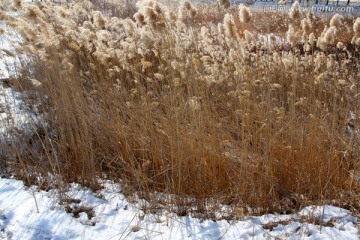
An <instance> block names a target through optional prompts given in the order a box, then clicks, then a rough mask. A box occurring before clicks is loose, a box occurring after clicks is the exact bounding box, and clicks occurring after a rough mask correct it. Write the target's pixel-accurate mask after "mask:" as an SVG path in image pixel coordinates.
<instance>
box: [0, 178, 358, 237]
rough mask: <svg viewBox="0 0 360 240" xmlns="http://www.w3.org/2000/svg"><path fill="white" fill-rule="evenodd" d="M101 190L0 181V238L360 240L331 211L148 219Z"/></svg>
mask: <svg viewBox="0 0 360 240" xmlns="http://www.w3.org/2000/svg"><path fill="white" fill-rule="evenodd" d="M103 186H104V188H103V189H102V190H100V191H98V192H95V193H94V192H92V191H90V190H88V189H85V188H81V187H80V186H79V185H77V184H72V185H70V186H69V187H68V188H67V190H65V194H60V193H59V192H58V191H57V190H50V191H48V192H45V191H38V190H37V187H35V186H32V187H25V186H24V184H23V183H22V182H21V181H18V180H15V179H5V178H0V239H32V240H35V239H36V240H45V239H48V240H50V239H52V240H61V239H63V240H65V239H79V240H80V239H89V240H90V239H98V240H101V239H104V240H107V239H346V240H350V239H359V235H358V234H359V230H358V228H357V225H356V223H357V219H356V218H355V217H353V216H352V215H351V213H350V212H349V211H347V210H344V209H341V208H337V207H333V206H318V207H314V206H309V207H306V208H304V209H303V210H302V211H300V212H299V213H298V214H293V215H263V216H259V217H244V218H243V219H242V220H238V221H226V220H221V221H211V220H200V219H196V218H191V217H178V216H176V215H174V214H171V213H168V212H162V213H161V214H160V213H159V214H146V213H144V212H143V211H142V210H141V207H140V204H139V203H130V202H129V201H128V200H127V199H126V197H125V196H124V195H123V194H122V193H121V187H120V185H117V184H113V183H110V182H104V183H103Z"/></svg>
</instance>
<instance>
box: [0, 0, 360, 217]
mask: <svg viewBox="0 0 360 240" xmlns="http://www.w3.org/2000/svg"><path fill="white" fill-rule="evenodd" d="M2 9H3V10H2V12H1V13H0V20H2V21H5V22H6V23H7V24H8V25H9V26H11V27H12V28H14V30H16V31H17V32H18V33H19V34H21V36H22V39H23V42H22V43H21V44H19V45H18V46H17V51H18V54H26V56H27V58H28V59H30V63H29V64H27V65H24V66H23V72H22V75H21V77H20V78H19V79H18V81H17V82H18V84H19V85H20V86H22V87H23V88H24V90H25V91H26V92H27V93H28V94H32V96H33V99H35V100H34V101H35V102H38V103H41V104H42V107H41V111H42V112H44V114H43V117H42V119H43V122H44V124H43V125H42V127H41V128H39V129H41V132H40V133H41V134H40V133H35V134H34V136H33V137H34V140H33V141H32V144H34V142H35V143H36V144H38V145H39V146H40V150H39V148H36V150H34V151H32V152H31V154H29V153H28V154H19V155H18V156H15V157H12V158H11V159H9V160H8V162H9V166H10V168H11V166H14V167H12V170H13V171H15V172H19V169H21V170H22V172H26V173H29V172H32V171H34V172H36V171H40V169H41V170H42V172H43V174H46V172H47V171H50V172H51V173H52V174H53V176H57V177H58V178H59V181H60V179H61V181H62V180H65V181H77V182H81V183H83V184H84V185H87V186H92V187H98V184H97V179H98V178H110V179H114V180H117V181H121V182H122V183H123V185H124V186H125V189H126V190H127V191H128V193H137V194H139V195H140V196H142V197H145V198H147V199H149V200H151V202H153V203H154V206H156V205H158V204H166V206H176V207H175V209H176V210H177V211H178V213H179V214H188V213H190V212H192V211H197V212H202V213H210V212H211V211H212V208H211V206H217V205H218V204H229V205H231V206H234V207H235V208H234V209H239V208H245V207H248V208H246V209H248V210H249V209H253V210H254V209H255V210H258V211H265V212H268V211H293V210H295V209H297V208H299V207H301V206H303V205H305V204H310V203H324V202H328V201H332V203H333V204H339V205H342V206H344V205H345V204H347V205H348V206H350V207H354V208H357V209H358V206H359V203H358V202H357V200H356V197H358V194H359V188H358V187H359V186H358V180H357V179H356V177H354V176H355V175H356V173H357V172H358V170H359V159H360V139H359V138H360V137H359V123H360V122H359V117H360V116H359V115H360V114H359V102H360V101H359V100H360V99H359V97H360V94H359V93H360V91H359V51H358V50H359V41H360V40H359V39H360V35H359V34H360V33H359V24H360V22H359V18H357V19H355V18H350V17H348V18H346V19H341V18H340V19H339V20H338V21H339V22H340V23H339V24H337V22H336V21H337V20H336V19H334V20H331V21H332V23H330V27H325V28H324V29H322V30H319V28H315V27H314V26H323V25H321V24H320V23H319V21H321V19H320V18H319V17H316V18H312V17H311V16H308V18H307V19H308V20H307V22H305V23H301V20H302V18H303V17H304V16H302V15H297V14H292V15H293V16H292V18H289V20H287V21H283V19H284V18H285V16H284V15H281V17H279V21H281V22H284V24H285V25H286V26H285V25H284V26H283V27H286V35H284V34H283V35H280V34H279V35H275V34H271V35H267V34H261V31H258V30H256V27H257V25H258V24H259V23H258V22H257V20H256V19H254V16H250V15H249V16H247V17H246V16H245V17H244V16H242V19H243V21H240V20H239V18H238V17H239V14H238V12H235V13H233V12H231V11H229V10H222V11H227V12H224V14H223V16H224V17H223V19H222V20H221V22H217V23H216V24H215V23H213V22H211V21H209V22H201V24H198V22H199V21H198V20H196V19H197V13H198V12H197V10H196V6H194V5H192V4H191V3H190V2H187V1H185V2H183V3H182V4H180V5H179V6H178V7H177V8H172V9H168V8H167V7H165V6H164V5H162V4H160V3H157V2H154V1H144V2H140V3H138V11H137V13H136V14H135V15H134V20H132V19H129V18H127V19H120V18H117V17H112V18H110V19H109V18H107V17H106V16H104V15H103V14H102V13H101V12H100V11H98V10H97V9H96V8H95V7H94V5H92V4H91V3H90V2H88V1H81V2H79V3H76V4H73V5H71V6H69V7H68V8H65V7H60V6H56V5H52V4H50V3H48V4H41V3H38V4H37V5H34V4H28V3H24V2H22V1H20V0H17V1H14V3H13V5H12V6H10V7H9V6H2ZM11 10H12V11H15V12H17V14H19V16H18V17H14V16H13V15H11V14H8V11H11ZM248 11H249V10H248V9H246V8H245V9H242V10H241V12H242V13H241V14H245V15H246V14H248V13H250V12H248ZM257 14H259V13H257ZM294 16H295V17H294ZM296 16H297V17H296ZM248 17H250V22H247V21H248V20H249V19H248ZM304 18H306V17H304ZM198 19H199V18H198ZM246 19H247V20H246ZM261 19H263V18H261ZM264 21H266V19H264ZM290 24H291V26H290ZM349 29H350V30H349ZM345 30H346V31H347V33H346V34H347V35H348V36H350V35H351V38H352V40H351V38H347V39H346V40H343V36H344V34H343V33H344V31H345ZM314 39H315V40H316V41H314ZM340 40H342V41H343V42H341V44H342V45H341V44H339V43H338V42H339V41H340ZM350 41H352V43H351V42H350ZM29 79H32V81H29ZM34 79H36V83H37V84H33V83H34ZM29 83H32V84H29ZM25 86H26V87H25ZM19 163H21V164H20V167H19ZM15 166H16V167H15ZM156 192H161V193H166V194H169V195H167V196H168V198H160V199H159V197H158V196H159V195H157V194H154V193H156ZM249 207H250V208H249ZM241 213H243V211H241ZM234 214H236V211H234Z"/></svg>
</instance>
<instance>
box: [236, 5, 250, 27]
mask: <svg viewBox="0 0 360 240" xmlns="http://www.w3.org/2000/svg"><path fill="white" fill-rule="evenodd" d="M239 18H240V21H241V22H243V23H248V22H249V21H250V18H251V13H250V9H249V8H248V7H246V6H245V5H244V4H240V5H239Z"/></svg>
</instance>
